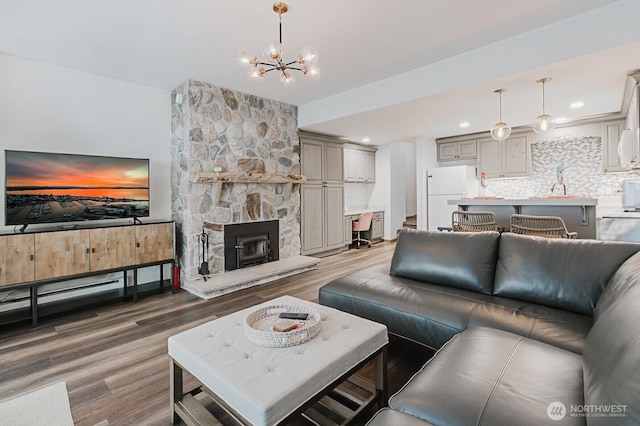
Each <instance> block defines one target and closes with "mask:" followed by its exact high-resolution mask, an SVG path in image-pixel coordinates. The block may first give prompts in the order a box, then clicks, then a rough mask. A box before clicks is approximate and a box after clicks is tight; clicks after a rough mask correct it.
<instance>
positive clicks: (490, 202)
mask: <svg viewBox="0 0 640 426" xmlns="http://www.w3.org/2000/svg"><path fill="white" fill-rule="evenodd" d="M448 204H451V205H457V206H458V208H459V209H460V210H467V211H490V212H494V213H495V214H496V219H497V221H498V226H500V227H503V228H504V229H505V230H507V231H508V230H509V228H510V219H511V215H512V214H527V215H535V216H559V217H561V218H562V220H564V223H565V225H566V226H567V229H568V230H569V231H570V232H577V233H578V238H594V239H595V238H596V205H597V204H598V200H596V199H595V198H582V197H570V196H567V197H561V196H559V197H544V198H524V199H507V198H489V197H487V198H464V199H459V200H449V201H448Z"/></svg>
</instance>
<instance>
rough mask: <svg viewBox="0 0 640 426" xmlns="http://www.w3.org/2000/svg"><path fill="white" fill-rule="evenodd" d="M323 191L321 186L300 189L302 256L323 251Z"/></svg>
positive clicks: (308, 186) (303, 186)
mask: <svg viewBox="0 0 640 426" xmlns="http://www.w3.org/2000/svg"><path fill="white" fill-rule="evenodd" d="M323 190H324V188H323V187H322V185H302V187H301V189H300V191H301V192H300V195H301V203H302V205H303V208H302V217H301V222H302V226H301V231H302V254H312V253H318V252H321V251H322V250H323V244H324V239H323V238H322V235H323V233H324V222H323V215H324V209H323V207H322V206H323Z"/></svg>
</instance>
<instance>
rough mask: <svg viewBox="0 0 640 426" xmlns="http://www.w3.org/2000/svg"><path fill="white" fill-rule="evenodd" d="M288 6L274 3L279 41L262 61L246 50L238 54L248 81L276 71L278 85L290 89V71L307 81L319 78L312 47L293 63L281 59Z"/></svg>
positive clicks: (268, 48)
mask: <svg viewBox="0 0 640 426" xmlns="http://www.w3.org/2000/svg"><path fill="white" fill-rule="evenodd" d="M288 10H289V6H287V4H286V3H274V5H273V11H274V12H275V13H277V14H278V19H279V21H280V22H279V26H280V39H279V41H275V40H274V41H272V42H271V43H269V44H268V45H267V47H266V48H265V49H264V52H263V54H262V55H263V59H262V60H260V59H258V57H257V56H255V55H253V54H252V53H250V52H247V51H246V50H243V51H241V52H240V53H238V62H239V63H240V66H241V67H243V68H244V69H246V70H247V75H248V76H249V78H250V79H252V80H256V81H261V80H262V79H264V77H265V75H267V73H268V72H270V71H278V73H279V74H280V83H282V85H283V86H285V87H292V86H293V85H294V84H295V82H296V79H295V77H294V76H293V74H292V73H291V70H296V71H301V72H302V73H303V74H304V75H305V76H306V77H307V78H308V79H310V80H317V79H318V78H320V67H319V66H318V65H317V64H318V52H317V51H316V50H315V49H314V48H312V47H309V46H307V47H305V48H303V49H302V51H301V52H300V54H299V55H298V57H297V58H296V60H295V61H291V62H287V61H285V60H284V58H283V56H284V55H283V52H282V15H283V14H285V13H287V11H288Z"/></svg>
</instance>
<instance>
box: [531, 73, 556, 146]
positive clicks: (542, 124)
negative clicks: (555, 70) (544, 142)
mask: <svg viewBox="0 0 640 426" xmlns="http://www.w3.org/2000/svg"><path fill="white" fill-rule="evenodd" d="M550 80H551V77H545V78H541V79H540V80H536V83H542V115H539V116H538V117H537V118H536V121H535V122H534V123H533V131H534V132H536V133H539V134H543V133H546V132H549V131H551V130H553V129H555V127H556V118H555V117H554V116H553V115H549V114H546V113H545V112H544V84H545V83H546V82H547V81H550Z"/></svg>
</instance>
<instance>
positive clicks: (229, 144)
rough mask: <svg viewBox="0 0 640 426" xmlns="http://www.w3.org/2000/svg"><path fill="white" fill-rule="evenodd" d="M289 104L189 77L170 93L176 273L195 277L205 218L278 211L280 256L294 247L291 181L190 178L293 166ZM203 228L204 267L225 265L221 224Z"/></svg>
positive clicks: (295, 203)
mask: <svg viewBox="0 0 640 426" xmlns="http://www.w3.org/2000/svg"><path fill="white" fill-rule="evenodd" d="M297 127H298V110H297V107H296V106H293V105H289V104H285V103H282V102H277V101H273V100H269V99H263V98H259V97H257V96H254V95H249V94H245V93H241V92H237V91H232V90H228V89H224V88H219V87H216V86H213V85H211V84H208V83H205V82H201V81H194V80H188V81H186V82H185V83H183V84H182V85H180V86H179V87H177V88H176V89H174V90H173V92H172V94H171V194H172V198H171V206H172V215H173V220H175V222H176V227H177V230H178V242H177V247H178V258H179V262H180V265H181V281H183V282H184V281H185V280H187V281H191V280H195V279H197V278H199V277H200V275H199V274H198V266H199V265H200V263H201V261H202V260H201V258H200V256H201V254H200V251H201V250H202V244H201V241H200V237H199V234H200V233H201V232H202V229H203V225H204V223H205V222H211V223H216V224H234V223H242V222H252V221H262V220H272V219H279V225H280V241H279V245H280V258H287V257H291V256H295V255H299V254H300V188H299V186H300V185H298V184H291V183H285V184H257V183H213V184H212V183H194V182H193V181H194V178H195V176H196V175H197V173H199V172H212V171H213V168H214V167H215V166H219V167H221V168H222V171H223V172H255V173H266V174H284V175H289V174H292V175H298V174H300V142H299V140H298V133H297V130H298V129H297ZM205 231H206V232H207V234H208V235H209V247H210V249H209V254H208V257H207V261H208V262H209V269H210V271H211V273H218V272H223V271H224V250H223V248H224V239H223V236H224V234H223V232H222V231H214V230H211V229H206V230H205Z"/></svg>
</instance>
